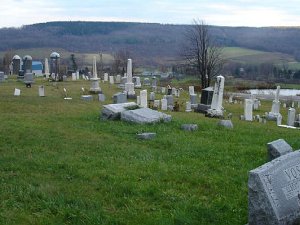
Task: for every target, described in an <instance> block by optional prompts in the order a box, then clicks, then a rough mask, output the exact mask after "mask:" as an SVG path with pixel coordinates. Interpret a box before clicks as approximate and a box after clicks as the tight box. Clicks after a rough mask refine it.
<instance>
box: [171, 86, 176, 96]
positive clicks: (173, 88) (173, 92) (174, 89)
mask: <svg viewBox="0 0 300 225" xmlns="http://www.w3.org/2000/svg"><path fill="white" fill-rule="evenodd" d="M175 93H176V88H175V87H172V95H175Z"/></svg>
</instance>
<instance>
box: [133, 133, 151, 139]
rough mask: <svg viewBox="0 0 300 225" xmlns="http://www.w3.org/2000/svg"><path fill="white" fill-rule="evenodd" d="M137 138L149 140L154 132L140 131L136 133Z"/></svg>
mask: <svg viewBox="0 0 300 225" xmlns="http://www.w3.org/2000/svg"><path fill="white" fill-rule="evenodd" d="M136 136H137V138H138V139H142V140H150V139H153V138H155V137H156V133H150V132H149V133H140V134H137V135H136Z"/></svg>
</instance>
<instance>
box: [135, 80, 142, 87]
mask: <svg viewBox="0 0 300 225" xmlns="http://www.w3.org/2000/svg"><path fill="white" fill-rule="evenodd" d="M134 87H135V88H142V84H141V78H140V77H136V78H135V84H134Z"/></svg>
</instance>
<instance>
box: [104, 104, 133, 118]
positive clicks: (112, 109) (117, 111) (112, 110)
mask: <svg viewBox="0 0 300 225" xmlns="http://www.w3.org/2000/svg"><path fill="white" fill-rule="evenodd" d="M128 107H137V104H136V103H135V102H126V103H121V104H109V105H104V106H103V109H102V111H101V118H102V119H111V120H116V119H120V117H121V112H123V111H125V110H127V108H128Z"/></svg>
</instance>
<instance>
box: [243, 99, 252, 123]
mask: <svg viewBox="0 0 300 225" xmlns="http://www.w3.org/2000/svg"><path fill="white" fill-rule="evenodd" d="M252 110H253V101H252V99H245V106H244V116H245V120H246V121H253V113H252Z"/></svg>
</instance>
